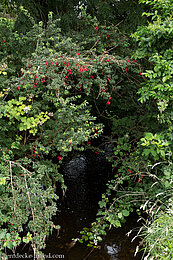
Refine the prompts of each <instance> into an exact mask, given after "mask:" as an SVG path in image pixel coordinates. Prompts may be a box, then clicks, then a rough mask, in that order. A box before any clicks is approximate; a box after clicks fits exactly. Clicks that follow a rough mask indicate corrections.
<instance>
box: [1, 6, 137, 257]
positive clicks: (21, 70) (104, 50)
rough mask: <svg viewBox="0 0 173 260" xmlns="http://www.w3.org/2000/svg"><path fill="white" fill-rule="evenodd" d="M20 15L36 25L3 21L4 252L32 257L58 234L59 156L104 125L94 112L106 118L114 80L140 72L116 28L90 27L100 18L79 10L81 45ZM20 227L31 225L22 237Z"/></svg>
mask: <svg viewBox="0 0 173 260" xmlns="http://www.w3.org/2000/svg"><path fill="white" fill-rule="evenodd" d="M22 11H23V12H24V13H25V15H28V17H29V19H30V21H31V23H32V24H33V27H32V28H31V29H30V31H28V32H26V34H23V35H22V34H20V33H18V32H15V33H14V32H13V24H12V25H11V24H10V25H9V23H8V20H1V24H0V25H1V26H2V27H3V28H8V30H7V31H6V34H4V35H3V37H2V39H3V41H2V42H1V46H0V47H1V49H2V53H1V60H2V64H3V65H2V66H1V70H0V72H1V73H0V79H1V83H0V103H1V107H0V119H1V125H0V130H1V137H0V163H1V164H0V171H1V173H0V195H1V199H2V203H1V206H0V214H1V222H0V227H1V230H2V232H1V237H0V239H1V242H2V243H1V253H2V254H3V253H4V249H5V248H6V247H8V248H9V249H11V250H15V247H16V246H17V245H19V244H20V243H21V242H22V241H23V242H24V243H28V242H29V241H30V242H31V245H32V248H33V250H34V253H35V254H36V253H38V251H40V250H41V249H43V248H44V247H45V239H46V236H47V235H48V234H49V232H50V231H51V230H52V229H53V228H55V229H57V230H58V229H59V226H55V225H54V224H53V223H52V221H51V219H52V216H53V215H54V214H55V213H56V210H57V206H56V201H57V199H58V196H57V195H56V194H55V184H56V182H60V183H61V187H62V189H63V190H65V189H66V186H65V184H64V180H63V176H62V175H61V174H60V173H59V167H60V165H61V163H62V162H63V158H64V157H65V156H67V154H68V153H69V152H71V151H72V150H79V151H82V150H84V149H85V147H86V146H87V144H89V143H90V142H91V140H92V139H95V138H97V137H98V136H100V134H101V133H102V132H103V124H102V123H96V116H93V115H92V114H91V112H92V111H93V110H95V108H96V109H97V110H98V111H100V112H98V113H97V115H98V114H99V115H100V114H104V113H106V112H105V111H106V110H107V109H108V107H110V106H114V104H112V96H114V95H117V91H118V90H119V89H120V86H119V85H118V83H117V81H122V80H128V77H130V74H128V73H129V72H128V71H130V70H131V72H132V73H133V70H139V68H138V66H136V64H135V63H129V62H128V60H129V56H126V55H127V52H126V48H125V47H126V46H127V45H128V43H127V40H126V36H125V35H123V34H121V33H120V32H119V31H118V29H116V28H107V27H105V26H99V24H97V26H98V28H99V29H95V24H94V23H97V21H96V20H95V21H93V20H92V19H91V17H88V16H87V15H86V14H85V13H83V19H84V21H85V23H87V24H89V25H86V26H90V27H91V31H92V33H93V37H92V40H89V39H90V36H89V35H86V38H85V40H87V42H85V41H83V42H82V41H81V39H80V41H79V39H78V35H75V36H74V39H73V40H72V39H71V38H68V37H65V36H63V35H62V33H61V30H60V29H59V27H58V23H59V21H58V20H53V19H52V13H50V14H49V20H48V23H47V27H46V28H44V26H43V23H42V22H40V23H38V24H36V23H35V22H34V20H33V19H32V17H31V16H30V15H29V14H28V12H27V11H26V10H24V9H22ZM4 31H5V29H4ZM115 31H117V41H119V43H118V42H117V41H116V42H115V39H114V37H113V35H114V32H115ZM108 34H109V37H108V40H107V35H108ZM87 37H88V38H87ZM101 37H102V38H101ZM83 38H84V37H83ZM107 41H108V44H106V42H107ZM26 44H27V45H26ZM118 44H120V45H121V46H118ZM26 46H27V48H28V49H27V48H26ZM115 46H116V47H115ZM30 47H31V48H30ZM120 47H121V48H122V56H120V55H119V54H118V52H119V50H120ZM118 49H119V50H118ZM127 66H128V71H127V70H125V68H126V67H127ZM94 114H95V115H96V113H94ZM52 159H53V160H54V163H53V162H52ZM55 161H56V164H55ZM124 214H125V213H124ZM23 225H27V226H28V228H29V232H27V233H26V234H25V232H24V230H23Z"/></svg>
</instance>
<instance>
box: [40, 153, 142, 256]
mask: <svg viewBox="0 0 173 260" xmlns="http://www.w3.org/2000/svg"><path fill="white" fill-rule="evenodd" d="M111 174H112V172H111V167H110V165H109V164H108V163H107V162H106V161H105V159H104V157H103V156H99V155H96V154H94V153H93V154H91V153H89V154H87V153H86V154H83V155H80V156H77V157H75V158H74V159H71V160H70V161H69V162H68V163H67V164H66V165H65V166H64V178H65V183H66V185H67V187H68V190H67V192H66V196H65V197H64V198H63V200H62V205H61V207H60V212H58V213H57V216H56V217H55V219H54V223H55V224H58V225H60V226H61V230H60V231H59V233H58V234H57V232H56V231H55V232H53V233H52V235H51V236H50V237H49V239H48V241H47V247H46V249H45V250H44V253H45V254H47V255H48V254H49V253H51V255H53V254H56V255H60V257H61V256H64V259H66V260H86V259H88V260H111V259H112V260H132V259H133V260H139V259H141V255H137V256H136V257H134V253H135V249H136V246H137V245H138V242H139V241H138V240H135V241H134V242H133V243H132V242H131V240H132V238H133V237H134V236H135V235H136V233H135V231H134V232H133V233H132V234H131V236H130V237H127V235H126V233H127V232H129V231H130V230H131V229H133V228H135V227H137V226H138V225H139V224H138V223H137V219H138V217H137V216H136V215H135V214H132V215H131V216H130V217H129V218H128V219H127V222H126V223H125V224H124V225H123V227H122V228H119V229H113V230H111V231H109V232H108V234H107V236H106V237H105V238H104V240H103V242H102V243H101V249H92V248H89V247H87V246H86V244H80V243H78V242H77V243H75V242H72V239H73V238H76V237H80V233H79V232H80V231H81V230H82V228H83V227H90V224H91V222H93V221H94V220H95V216H96V213H97V209H98V201H99V200H100V198H101V194H102V193H103V192H104V191H105V187H106V185H105V184H106V182H107V180H108V179H110V178H111ZM49 259H50V258H49ZM52 259H53V257H52Z"/></svg>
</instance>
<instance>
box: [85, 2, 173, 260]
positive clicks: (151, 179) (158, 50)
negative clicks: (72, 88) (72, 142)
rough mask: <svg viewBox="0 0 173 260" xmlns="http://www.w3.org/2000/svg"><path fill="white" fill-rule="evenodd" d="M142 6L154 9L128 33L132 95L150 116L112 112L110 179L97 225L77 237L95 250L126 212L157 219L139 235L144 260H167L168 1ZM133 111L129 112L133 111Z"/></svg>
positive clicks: (169, 192)
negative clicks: (134, 63) (136, 63)
mask: <svg viewBox="0 0 173 260" xmlns="http://www.w3.org/2000/svg"><path fill="white" fill-rule="evenodd" d="M141 2H142V3H147V4H150V5H154V7H152V8H151V10H155V9H156V11H155V12H153V13H150V14H147V16H149V17H151V18H152V19H151V22H149V24H148V26H141V27H139V29H138V30H137V32H136V33H134V34H133V37H134V38H135V40H136V41H137V44H138V46H137V49H136V52H135V54H134V55H133V57H135V58H138V59H140V61H141V65H140V74H141V76H142V79H143V82H142V84H141V85H142V87H139V88H138V93H137V94H139V95H140V96H137V95H136V98H137V99H138V100H139V101H140V102H141V103H142V104H143V103H144V104H145V103H146V104H147V106H148V111H149V112H150V113H151V116H147V115H146V114H145V113H146V111H147V109H146V108H145V106H144V107H143V106H142V107H140V106H139V104H138V105H137V104H136V105H135V102H134V108H136V112H135V113H134V112H133V116H132V114H131V113H130V116H131V117H130V118H129V119H128V118H127V117H124V116H122V114H120V115H121V117H120V116H119V117H118V115H119V114H115V112H114V113H112V115H113V125H112V126H113V127H112V138H111V140H110V144H113V154H111V155H110V156H109V158H108V160H109V161H110V162H112V167H113V174H114V177H113V178H112V180H110V181H109V182H108V184H107V190H106V192H105V194H103V195H102V200H101V201H100V202H99V206H100V209H99V211H98V217H97V219H96V222H94V223H93V225H92V226H91V228H90V229H87V230H85V229H84V230H83V231H82V237H83V239H84V240H90V245H95V246H97V244H98V240H97V239H96V238H97V237H98V236H99V235H100V236H102V235H104V232H105V231H106V230H107V229H108V228H111V226H113V227H120V226H121V224H122V223H124V221H125V219H126V217H127V216H128V215H129V214H130V212H132V211H133V210H136V211H137V212H138V214H141V213H143V212H146V213H147V215H148V218H150V216H152V217H153V219H156V218H158V217H159V218H158V221H156V222H154V223H153V224H151V222H150V224H151V226H149V227H148V229H147V230H146V233H145V234H144V235H145V238H144V240H145V241H146V251H148V250H149V255H150V253H151V257H153V258H149V259H155V257H156V256H157V258H158V259H170V257H171V256H172V255H171V254H172V238H171V235H172V233H171V231H170V233H168V226H171V223H172V213H170V214H169V216H168V214H167V213H165V212H166V204H167V203H168V201H169V199H171V198H172V183H173V179H172V170H173V169H172V165H173V164H172V151H173V145H172V144H173V143H172V140H173V139H172V110H171V108H172V14H171V10H172V9H171V8H172V1H166V3H165V2H163V1H141ZM157 10H158V12H157ZM146 60H147V61H146ZM142 63H143V66H142ZM135 77H137V76H136V75H135ZM126 91H127V88H126ZM120 93H121V92H120ZM134 96H135V95H134V94H133V97H134ZM126 98H127V97H126ZM122 100H123V98H122ZM122 100H121V101H122ZM120 104H121V106H122V103H120ZM131 104H132V102H131ZM134 108H133V110H131V109H129V110H128V112H132V111H135V110H134ZM141 108H142V109H141ZM140 109H141V110H142V114H143V115H142V116H141V115H140V117H139V118H137V115H138V113H139V111H140ZM145 109H146V110H145ZM144 111H145V112H144ZM118 113H120V110H119V109H118ZM131 118H133V122H132V121H131ZM135 123H136V124H135ZM136 133H137V135H136ZM117 136H118V137H117ZM110 147H112V146H111V145H110ZM159 211H162V217H160V215H158V214H160V213H158V212H159ZM165 219H169V223H168V224H167V223H165V225H164V226H162V222H163V221H164V220H165ZM165 229H166V232H165ZM151 230H152V232H150V231H151ZM139 233H140V232H139ZM139 233H138V234H139ZM91 234H94V236H91ZM158 237H159V238H158ZM168 237H169V238H168ZM156 241H157V246H156ZM162 241H163V242H162ZM150 249H151V250H150ZM137 251H138V250H137ZM149 255H148V256H149ZM166 257H167V258H166ZM146 259H148V258H146Z"/></svg>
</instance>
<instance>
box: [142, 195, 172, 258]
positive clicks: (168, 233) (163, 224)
mask: <svg viewBox="0 0 173 260" xmlns="http://www.w3.org/2000/svg"><path fill="white" fill-rule="evenodd" d="M172 219H173V216H172V200H170V201H169V204H168V206H167V210H166V211H164V212H163V211H162V212H160V213H159V214H158V213H157V214H156V216H155V217H154V219H153V220H152V222H151V224H150V225H148V226H146V228H145V231H144V232H143V235H144V236H145V243H146V252H147V255H146V256H145V259H146V260H147V259H172V257H173V247H172V245H173V232H172V231H173V230H172Z"/></svg>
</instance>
